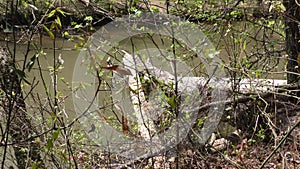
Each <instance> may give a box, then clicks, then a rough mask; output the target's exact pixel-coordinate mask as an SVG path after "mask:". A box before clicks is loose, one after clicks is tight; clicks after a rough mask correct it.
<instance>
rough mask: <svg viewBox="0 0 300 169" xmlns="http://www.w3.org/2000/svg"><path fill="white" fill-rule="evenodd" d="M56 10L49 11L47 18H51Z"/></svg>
mask: <svg viewBox="0 0 300 169" xmlns="http://www.w3.org/2000/svg"><path fill="white" fill-rule="evenodd" d="M55 12H56V10H52V11H51V12H50V13H48V14H47V17H48V18H51V17H52V16H53V15H54V14H55Z"/></svg>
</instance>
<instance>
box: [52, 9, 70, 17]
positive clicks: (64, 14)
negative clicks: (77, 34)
mask: <svg viewBox="0 0 300 169" xmlns="http://www.w3.org/2000/svg"><path fill="white" fill-rule="evenodd" d="M56 11H57V12H59V13H60V14H62V16H64V17H65V16H66V15H72V14H71V13H68V12H65V11H63V10H61V8H56Z"/></svg>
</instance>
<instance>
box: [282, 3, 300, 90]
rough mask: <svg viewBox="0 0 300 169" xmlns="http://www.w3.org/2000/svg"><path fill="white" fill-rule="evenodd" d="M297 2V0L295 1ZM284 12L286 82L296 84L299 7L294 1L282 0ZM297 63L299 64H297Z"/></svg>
mask: <svg viewBox="0 0 300 169" xmlns="http://www.w3.org/2000/svg"><path fill="white" fill-rule="evenodd" d="M297 1H298V0H297ZM283 4H284V6H285V8H286V12H285V19H284V20H285V35H286V52H287V55H288V65H287V71H288V74H287V81H288V83H289V84H291V83H297V82H298V80H299V75H297V73H299V66H300V65H299V64H300V63H299V62H300V34H299V26H298V25H299V22H300V6H299V5H298V4H296V2H295V0H284V1H283ZM298 61H299V62H298Z"/></svg>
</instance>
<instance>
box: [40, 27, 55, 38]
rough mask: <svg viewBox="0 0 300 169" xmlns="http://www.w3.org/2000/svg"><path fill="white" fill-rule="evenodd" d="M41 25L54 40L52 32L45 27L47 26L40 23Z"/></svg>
mask: <svg viewBox="0 0 300 169" xmlns="http://www.w3.org/2000/svg"><path fill="white" fill-rule="evenodd" d="M42 26H43V28H44V29H45V31H46V32H47V33H48V35H49V36H50V38H51V39H52V40H54V34H53V33H52V32H51V31H50V30H49V29H48V28H47V26H45V25H42Z"/></svg>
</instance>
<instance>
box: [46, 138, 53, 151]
mask: <svg viewBox="0 0 300 169" xmlns="http://www.w3.org/2000/svg"><path fill="white" fill-rule="evenodd" d="M52 148H53V140H52V139H48V140H47V145H46V149H47V150H48V151H49V150H51V149H52Z"/></svg>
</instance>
